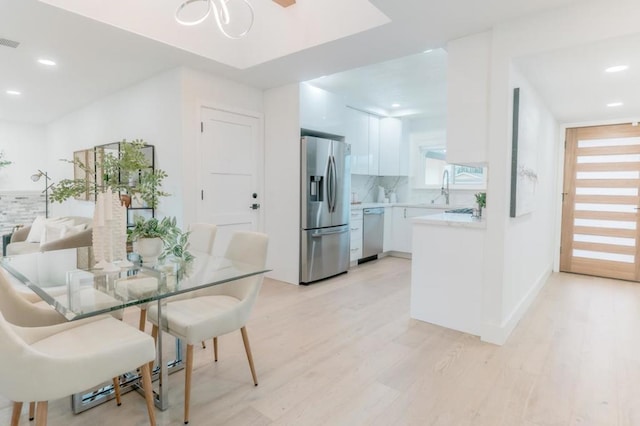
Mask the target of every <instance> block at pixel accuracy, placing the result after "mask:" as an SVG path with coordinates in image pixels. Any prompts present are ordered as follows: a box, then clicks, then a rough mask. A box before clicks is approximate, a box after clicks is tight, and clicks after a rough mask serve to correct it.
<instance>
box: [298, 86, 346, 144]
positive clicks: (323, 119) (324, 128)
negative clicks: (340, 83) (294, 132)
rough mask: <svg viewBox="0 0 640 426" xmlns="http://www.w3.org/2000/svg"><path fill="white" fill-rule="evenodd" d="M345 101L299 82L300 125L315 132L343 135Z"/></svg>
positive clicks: (344, 127) (344, 128)
mask: <svg viewBox="0 0 640 426" xmlns="http://www.w3.org/2000/svg"><path fill="white" fill-rule="evenodd" d="M345 109H346V107H345V102H344V99H343V98H342V97H341V96H338V95H336V94H333V93H330V92H327V91H326V90H322V89H319V88H317V87H314V86H311V85H310V84H306V83H302V84H300V127H301V128H303V129H308V130H315V131H317V132H322V133H329V134H332V135H338V136H344V135H345V130H346V120H345Z"/></svg>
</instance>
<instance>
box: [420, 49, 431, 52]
mask: <svg viewBox="0 0 640 426" xmlns="http://www.w3.org/2000/svg"><path fill="white" fill-rule="evenodd" d="M431 52H433V49H427V50H425V51H424V52H422V53H431Z"/></svg>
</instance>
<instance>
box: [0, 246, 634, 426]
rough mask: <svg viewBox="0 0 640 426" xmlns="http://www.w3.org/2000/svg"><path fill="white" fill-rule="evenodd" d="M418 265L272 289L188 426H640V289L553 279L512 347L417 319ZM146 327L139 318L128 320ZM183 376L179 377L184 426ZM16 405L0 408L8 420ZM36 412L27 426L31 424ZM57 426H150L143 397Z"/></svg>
mask: <svg viewBox="0 0 640 426" xmlns="http://www.w3.org/2000/svg"><path fill="white" fill-rule="evenodd" d="M410 269H411V268H410V261H407V260H404V259H397V258H384V259H382V260H379V261H377V262H373V263H368V264H365V265H362V266H360V267H358V268H355V269H353V270H352V271H350V272H349V273H348V274H346V275H342V276H340V277H337V278H335V279H332V280H328V281H324V282H321V283H317V284H314V285H311V286H308V287H304V286H300V287H297V286H291V285H287V284H283V283H279V282H276V281H272V280H265V284H264V287H263V289H262V292H261V294H260V298H259V301H258V304H257V306H256V309H255V310H254V313H253V316H252V319H251V321H250V322H249V324H248V326H247V329H248V332H249V338H250V339H251V346H252V350H253V355H254V359H255V363H256V369H257V372H258V380H259V382H260V385H259V386H258V387H254V386H253V384H252V381H251V374H250V371H249V367H248V364H247V360H246V358H245V355H244V349H243V346H242V338H241V336H240V333H239V332H238V333H233V334H231V335H227V336H223V337H221V338H220V339H219V340H220V351H219V361H218V362H217V363H215V364H214V363H213V362H212V359H213V348H212V344H211V343H209V344H208V346H207V349H201V348H196V350H195V370H194V376H193V385H192V386H193V388H192V399H191V401H192V409H191V410H192V415H191V423H190V424H191V425H252V426H253V425H304V426H306V425H380V426H383V425H384V426H386V425H490V426H494V425H505V426H511V425H578V424H579V425H640V286H639V285H638V284H634V283H629V282H621V281H614V280H606V279H599V278H593V277H584V276H579V275H570V274H554V275H553V276H552V277H551V279H550V281H549V282H548V283H547V285H546V286H545V287H544V289H543V290H542V292H541V293H540V295H539V297H538V299H537V300H536V301H535V302H534V304H533V306H532V307H531V309H530V310H529V312H528V313H527V315H526V316H525V318H523V320H522V321H521V322H520V324H519V325H518V326H517V328H516V330H515V331H514V333H513V334H512V335H511V337H510V339H509V340H508V342H507V344H505V345H504V346H502V347H498V346H494V345H491V344H487V343H483V342H481V341H480V340H479V339H478V338H477V337H473V336H470V335H467V334H464V333H460V332H456V331H452V330H448V329H444V328H442V327H438V326H435V325H431V324H426V323H422V322H419V321H415V320H411V319H410V318H409V308H408V307H409V295H410ZM126 317H127V320H128V321H129V322H131V323H132V325H134V326H135V324H136V321H137V310H132V311H131V312H128V314H127V316H126ZM183 388H184V372H179V373H176V374H173V375H172V376H170V393H171V408H170V409H169V410H167V411H165V412H160V411H158V412H157V417H158V424H159V425H179V424H182V421H181V419H182V410H183V405H182V398H183ZM10 414H11V413H10V404H9V402H8V401H6V400H2V401H0V423H1V424H8V423H9V419H10ZM27 423H28V420H27V415H26V412H25V413H23V415H22V418H21V424H25V425H26V424H27ZM49 424H50V425H53V426H57V425H65V426H67V425H73V426H75V425H107V424H108V425H113V424H118V425H145V424H147V417H146V412H145V405H144V400H143V398H142V397H141V396H139V395H137V394H135V393H129V394H127V395H125V396H124V397H123V405H122V406H121V407H116V405H115V403H108V404H104V405H102V406H100V407H97V408H94V409H92V410H89V411H87V412H85V413H82V414H80V415H77V416H76V415H73V414H72V413H71V411H70V409H69V399H68V398H65V399H61V400H57V401H52V402H51V403H50V406H49Z"/></svg>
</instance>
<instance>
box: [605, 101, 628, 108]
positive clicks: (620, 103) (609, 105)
mask: <svg viewBox="0 0 640 426" xmlns="http://www.w3.org/2000/svg"><path fill="white" fill-rule="evenodd" d="M622 105H624V104H623V103H622V102H611V103H610V104H607V106H608V107H619V106H622Z"/></svg>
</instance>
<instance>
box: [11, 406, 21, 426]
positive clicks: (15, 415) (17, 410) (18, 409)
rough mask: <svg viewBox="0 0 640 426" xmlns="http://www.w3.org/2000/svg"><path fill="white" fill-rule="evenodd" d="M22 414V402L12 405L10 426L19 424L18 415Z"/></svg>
mask: <svg viewBox="0 0 640 426" xmlns="http://www.w3.org/2000/svg"><path fill="white" fill-rule="evenodd" d="M21 413H22V402H14V403H13V411H12V412H11V426H18V424H19V423H20V414H21Z"/></svg>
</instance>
